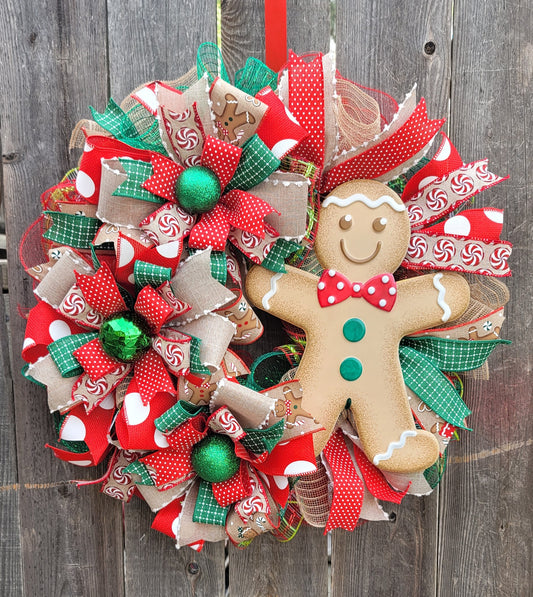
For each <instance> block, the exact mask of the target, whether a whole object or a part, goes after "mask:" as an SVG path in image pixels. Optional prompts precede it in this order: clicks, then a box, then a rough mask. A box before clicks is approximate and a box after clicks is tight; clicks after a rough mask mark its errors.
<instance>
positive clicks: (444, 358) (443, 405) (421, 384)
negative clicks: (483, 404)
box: [400, 336, 509, 429]
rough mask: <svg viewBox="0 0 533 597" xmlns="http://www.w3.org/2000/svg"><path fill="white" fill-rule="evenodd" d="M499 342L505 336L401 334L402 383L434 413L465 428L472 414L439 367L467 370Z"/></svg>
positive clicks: (504, 342)
mask: <svg viewBox="0 0 533 597" xmlns="http://www.w3.org/2000/svg"><path fill="white" fill-rule="evenodd" d="M498 344H509V342H508V341H507V340H476V341H469V340H451V339H447V338H438V337H435V336H424V337H422V338H404V339H403V340H402V342H401V343H400V364H401V367H402V373H403V378H404V381H405V384H406V385H407V386H408V387H409V388H410V389H411V390H412V391H413V392H414V393H415V394H416V395H417V396H418V397H419V398H420V399H421V400H422V401H423V402H424V403H425V404H427V406H429V408H431V409H432V410H433V411H434V412H435V413H436V414H438V415H439V416H440V417H441V418H442V419H444V420H445V421H447V422H448V423H451V424H452V425H454V426H456V427H460V428H462V429H468V427H466V426H465V424H464V419H465V418H466V417H467V416H468V415H470V414H471V411H470V410H469V409H468V407H467V406H466V404H465V403H464V402H463V400H462V399H461V396H460V394H459V393H458V392H457V390H456V389H455V387H454V386H453V384H452V383H451V382H450V381H449V380H448V378H447V377H446V376H445V375H444V374H443V373H442V371H469V370H471V369H476V368H477V367H480V366H481V365H482V364H483V363H484V362H485V361H486V360H487V358H488V356H489V354H490V353H491V352H492V351H493V350H494V348H495V347H496V346H497V345H498Z"/></svg>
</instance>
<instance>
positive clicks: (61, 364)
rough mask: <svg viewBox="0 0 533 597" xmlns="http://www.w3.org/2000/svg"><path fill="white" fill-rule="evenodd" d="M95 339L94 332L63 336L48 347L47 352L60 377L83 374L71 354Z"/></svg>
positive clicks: (95, 334)
mask: <svg viewBox="0 0 533 597" xmlns="http://www.w3.org/2000/svg"><path fill="white" fill-rule="evenodd" d="M95 338H98V334H97V333H96V332H85V333H84V334H72V335H71V336H64V337H63V338H59V340H56V341H55V342H52V344H49V345H48V352H49V353H50V356H51V357H52V360H53V361H54V363H55V364H56V367H57V368H58V369H59V372H60V373H61V377H76V375H81V374H82V373H83V368H82V367H81V366H80V364H79V363H78V361H77V360H76V357H75V356H74V355H73V354H72V353H73V352H74V351H75V350H76V349H77V348H80V346H83V345H84V344H87V343H88V342H90V341H91V340H94V339H95Z"/></svg>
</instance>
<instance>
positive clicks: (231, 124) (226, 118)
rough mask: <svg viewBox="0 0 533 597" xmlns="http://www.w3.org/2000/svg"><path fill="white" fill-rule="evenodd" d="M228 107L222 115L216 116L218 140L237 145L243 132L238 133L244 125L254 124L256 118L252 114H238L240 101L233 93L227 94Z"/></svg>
mask: <svg viewBox="0 0 533 597" xmlns="http://www.w3.org/2000/svg"><path fill="white" fill-rule="evenodd" d="M224 98H225V100H226V106H225V107H224V111H223V112H222V114H220V115H219V114H216V117H215V125H216V127H217V129H218V138H219V139H222V141H228V142H229V143H237V142H239V141H240V139H241V137H242V135H243V131H242V130H241V131H238V130H237V129H238V128H239V127H242V125H243V124H254V123H255V117H254V116H253V115H252V114H250V112H246V111H245V112H240V113H239V114H237V106H238V104H239V100H238V99H237V98H236V97H235V96H234V95H231V93H226V95H225V96H224ZM235 131H237V132H235Z"/></svg>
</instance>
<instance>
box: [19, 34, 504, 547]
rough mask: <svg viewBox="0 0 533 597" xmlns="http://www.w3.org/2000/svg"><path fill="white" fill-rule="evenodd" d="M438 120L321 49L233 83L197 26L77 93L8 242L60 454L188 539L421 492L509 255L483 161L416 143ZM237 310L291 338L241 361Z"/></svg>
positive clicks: (350, 520)
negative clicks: (158, 65) (141, 75)
mask: <svg viewBox="0 0 533 597" xmlns="http://www.w3.org/2000/svg"><path fill="white" fill-rule="evenodd" d="M442 124H443V120H430V119H428V117H427V114H426V106H425V103H424V100H423V99H422V100H421V101H419V102H417V101H416V96H415V90H414V89H413V90H412V91H411V92H410V93H409V94H408V95H407V97H406V98H405V100H404V101H403V102H402V103H401V105H398V104H397V103H396V102H395V101H394V100H393V99H392V98H391V97H390V96H388V95H386V94H384V93H382V92H380V91H376V90H373V89H366V88H363V87H361V86H359V85H357V84H355V83H353V82H351V81H349V80H347V79H345V78H343V77H342V75H341V74H340V73H339V72H337V71H336V69H335V67H334V64H333V62H332V59H331V56H329V55H322V54H313V55H307V56H297V55H295V54H294V53H289V59H288V62H287V63H286V64H285V66H284V67H283V68H282V69H281V71H280V72H279V73H276V72H274V71H272V70H271V69H269V68H268V67H267V66H266V65H265V64H263V63H262V62H260V61H258V60H256V59H253V58H250V59H248V61H247V62H246V65H245V66H244V68H242V69H241V70H240V71H238V72H237V74H236V76H235V80H234V82H233V84H232V83H231V82H230V80H229V77H228V75H227V72H226V70H225V67H224V62H223V60H222V56H221V54H220V52H219V50H218V48H217V47H216V46H214V45H213V44H203V45H202V46H201V47H200V48H199V50H198V61H197V68H196V69H194V70H191V71H189V73H187V74H186V75H184V76H183V77H181V78H180V79H178V80H176V81H166V82H165V81H154V82H150V83H147V84H144V85H142V86H140V87H139V88H137V89H135V90H134V91H133V92H132V93H131V94H130V95H129V96H128V97H127V98H126V99H125V100H124V101H123V102H122V104H121V105H120V106H119V105H118V104H117V103H115V102H114V101H113V100H110V101H109V103H108V105H107V107H106V109H105V111H104V112H103V113H98V112H97V111H96V110H94V109H92V119H91V120H83V121H81V122H80V123H78V125H77V126H76V128H75V130H74V132H73V135H72V139H71V147H80V148H81V147H83V153H82V156H81V159H80V161H79V165H78V167H77V168H75V169H74V170H71V171H70V172H68V173H67V174H66V176H65V177H64V179H63V180H62V181H61V182H60V183H59V184H56V185H55V186H54V187H52V188H51V189H49V190H47V191H46V192H45V193H44V194H43V195H42V198H41V201H42V205H43V213H42V215H41V217H40V218H39V219H38V220H37V221H36V222H35V223H34V224H32V226H31V227H30V228H29V229H28V231H27V232H26V234H25V236H24V238H23V239H22V241H21V260H22V263H23V265H24V267H25V269H26V271H27V272H28V274H29V275H30V276H31V277H32V278H33V279H34V281H35V288H34V292H35V296H36V298H37V305H36V306H35V307H34V308H33V309H32V310H31V311H30V312H29V314H28V318H27V327H26V335H25V339H24V345H23V351H22V355H23V358H24V359H25V361H26V362H27V363H28V365H27V366H26V368H25V370H24V375H25V376H26V377H27V378H28V379H30V380H31V381H33V382H35V383H37V384H40V385H42V386H45V387H46V389H47V396H48V406H49V408H50V411H51V413H52V415H53V417H54V423H55V428H56V430H57V435H58V439H57V445H54V446H50V447H51V449H52V450H53V451H54V453H55V455H56V456H57V457H58V458H60V459H62V460H65V461H67V462H70V463H72V464H75V465H78V466H95V465H98V464H100V463H102V462H103V461H104V460H106V459H107V468H106V472H105V474H104V476H103V477H102V478H101V479H98V481H96V482H98V483H100V484H101V491H102V492H103V493H104V494H106V495H108V496H111V497H113V498H115V499H119V500H123V501H125V502H128V501H130V500H131V499H132V497H133V496H137V497H138V498H141V499H144V500H146V502H147V503H148V505H149V507H150V508H151V509H152V510H153V511H154V512H155V513H156V515H155V519H154V522H153V528H155V529H157V530H159V531H161V532H163V533H166V534H168V535H170V536H171V537H173V538H174V539H176V542H177V546H178V547H181V546H184V545H189V546H191V547H193V548H194V549H201V547H202V545H203V543H204V541H218V540H222V539H225V538H226V537H228V538H229V539H230V540H231V541H232V543H234V544H235V545H237V546H240V547H244V546H246V545H248V544H249V543H250V541H251V540H252V539H253V538H254V537H255V536H256V535H259V534H262V533H264V532H272V533H273V534H274V535H275V536H276V537H277V538H278V539H279V540H281V541H287V540H289V539H291V538H292V537H293V536H294V534H295V533H296V532H297V530H298V528H299V527H300V525H301V524H302V522H304V521H305V522H306V523H308V524H311V525H314V526H319V527H324V528H325V531H329V530H331V529H334V528H339V527H340V528H344V529H348V530H353V529H354V528H355V527H356V526H357V525H358V524H360V521H362V520H386V519H387V518H388V516H387V514H386V513H385V512H384V511H383V509H382V508H381V506H380V505H379V503H378V500H385V501H391V502H395V503H399V502H400V501H401V500H402V497H403V496H404V495H405V494H406V493H411V494H417V495H425V494H427V493H429V492H430V491H431V490H432V489H433V488H434V487H435V486H436V485H437V483H438V482H439V480H440V478H441V476H442V473H443V471H444V468H445V463H446V447H447V445H448V443H449V442H450V440H451V439H452V438H454V437H455V436H457V432H458V430H459V429H466V428H467V427H466V422H465V419H466V417H467V416H468V415H469V414H470V411H469V409H468V407H467V406H466V404H465V403H464V402H463V399H462V398H463V383H462V378H463V377H464V376H465V375H477V376H485V377H486V375H487V373H488V369H487V365H486V360H487V358H488V356H489V354H490V352H491V351H492V350H493V349H494V347H495V346H496V345H497V344H499V343H504V342H506V341H505V340H501V339H500V330H501V327H502V324H503V321H504V305H505V303H506V302H507V300H508V292H507V289H506V287H505V285H504V284H502V283H501V282H500V281H499V280H498V279H497V278H498V277H502V276H508V275H510V270H509V267H508V263H507V261H508V258H509V256H510V253H511V247H510V244H509V243H508V242H506V241H502V240H500V232H501V229H502V222H503V216H502V211H501V210H498V209H494V208H472V207H471V206H470V203H471V202H472V199H473V197H474V196H475V195H476V194H477V193H479V192H480V191H483V190H485V189H487V188H489V187H492V186H494V185H495V184H497V183H499V182H501V181H502V180H504V179H503V178H501V177H499V176H497V175H495V174H493V173H491V172H490V171H489V170H488V168H487V160H479V161H476V162H473V163H469V164H464V163H463V160H462V159H461V157H460V155H459V153H458V152H457V150H456V149H455V148H454V147H453V145H452V144H451V142H450V140H449V139H448V138H447V137H446V135H445V134H442V140H441V143H440V147H439V148H438V150H437V151H436V153H435V155H434V156H433V157H432V158H431V159H429V158H427V157H426V154H427V153H428V150H429V147H430V144H431V142H432V141H433V139H434V138H435V136H436V135H437V133H438V130H439V129H440V128H441V126H442ZM368 218H370V219H368ZM367 220H368V221H367ZM365 223H366V224H365ZM363 224H365V225H367V224H368V225H367V229H366V232H365V231H364V230H363V228H362V226H363ZM350 231H351V232H352V233H353V232H355V234H354V235H353V236H350V237H348V236H346V235H347V234H348V233H350ZM380 235H381V236H380ZM387 235H388V236H387ZM339 239H340V240H339ZM347 239H348V240H347ZM375 239H378V240H375ZM350 243H351V244H350ZM389 245H394V248H393V249H391V252H390V255H389V253H388V252H387V251H388V248H387V247H388V246H389ZM339 247H340V248H339ZM361 255H365V257H361ZM342 260H344V262H345V263H346V264H348V265H349V267H350V268H352V269H354V271H355V270H357V268H359V269H358V270H357V271H359V272H363V271H364V272H366V273H365V276H366V280H365V279H360V280H359V281H357V282H355V281H354V279H353V278H352V277H350V276H348V275H347V274H348V273H349V272H348V271H347V270H346V271H343V270H342V267H337V264H338V263H341V262H342ZM378 261H379V262H380V263H381V262H383V263H385V262H386V265H387V266H388V267H389V269H387V270H382V269H380V268H379V267H378V268H377V269H376V270H374V269H372V268H370V266H368V264H369V263H373V262H378ZM350 264H351V265H350ZM363 265H364V267H363ZM367 266H368V267H367ZM347 267H348V266H347ZM376 267H377V266H376ZM384 272H385V273H384ZM387 272H388V273H387ZM457 272H461V273H462V274H474V275H472V276H469V277H468V281H466V278H465V277H464V276H461V275H459V274H457ZM367 274H368V275H367ZM243 291H244V292H243ZM308 291H309V292H308ZM250 303H252V306H251V305H250ZM256 306H257V307H259V308H260V309H262V310H266V311H270V312H271V313H273V314H274V315H277V316H278V317H280V318H282V319H284V320H285V321H284V323H283V326H284V329H285V331H286V332H287V333H288V334H289V336H290V341H289V342H288V343H286V344H285V345H283V346H279V347H277V348H273V347H268V351H267V352H265V353H263V354H260V356H259V357H258V358H256V359H255V361H253V362H251V361H252V359H251V358H250V351H249V349H248V348H247V345H249V344H251V343H253V342H255V341H256V340H258V339H259V338H260V337H261V336H262V334H263V331H264V329H263V324H262V323H261V321H260V317H258V315H257V313H256V312H255V310H254V307H256ZM339 317H340V318H341V319H339V322H340V323H339V325H338V326H337V327H338V329H337V327H335V323H336V322H337V319H338V318H339ZM344 319H345V321H344ZM268 321H274V320H273V319H272V318H270V319H269V320H268ZM275 321H279V320H275ZM271 325H272V324H271ZM279 325H280V326H281V325H282V323H281V322H279ZM376 326H377V328H376ZM374 328H376V329H374ZM428 328H430V329H428ZM376 330H377V331H376ZM365 343H366V344H365ZM263 345H264V343H263ZM358 347H359V348H361V347H362V349H363V352H362V353H361V351H359V352H358V350H359V348H358ZM350 351H351V352H350ZM352 353H353V354H352ZM256 354H257V353H256ZM346 355H348V356H346ZM354 355H355V356H354ZM345 357H346V358H345ZM339 359H340V361H339ZM339 362H340V365H339V364H338V363H339ZM332 363H333V365H332ZM354 384H355V385H354ZM357 384H358V385H357ZM391 388H392V389H391ZM405 413H407V415H406V414H405ZM402 425H403V426H402ZM399 430H400V431H401V430H403V431H401V433H400V432H399ZM395 434H396V435H395ZM391 438H392V439H391ZM383 442H385V443H383ZM383 446H385V447H383Z"/></svg>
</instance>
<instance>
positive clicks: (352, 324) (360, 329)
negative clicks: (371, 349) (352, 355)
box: [342, 317, 366, 342]
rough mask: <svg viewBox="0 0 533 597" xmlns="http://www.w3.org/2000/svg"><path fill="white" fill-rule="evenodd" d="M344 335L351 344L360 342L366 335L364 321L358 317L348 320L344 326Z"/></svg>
mask: <svg viewBox="0 0 533 597" xmlns="http://www.w3.org/2000/svg"><path fill="white" fill-rule="evenodd" d="M342 333H343V334H344V337H345V338H346V340H349V341H350V342H359V340H361V339H362V338H363V337H364V335H365V333H366V326H365V324H364V322H363V321H361V320H360V319H358V318H357V317H353V318H352V319H348V321H347V322H346V323H345V324H344V325H343V326H342Z"/></svg>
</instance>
